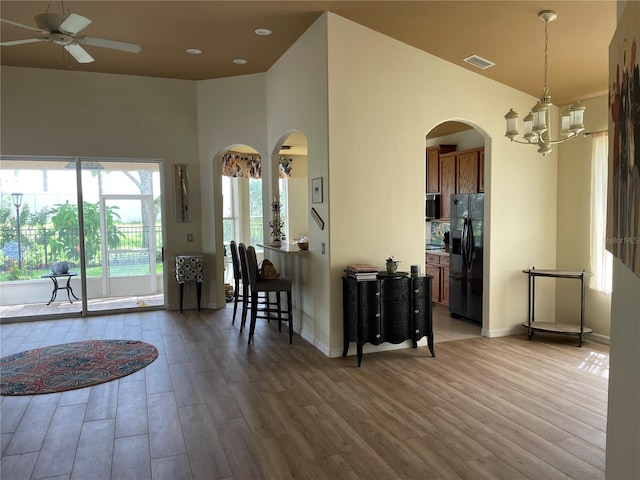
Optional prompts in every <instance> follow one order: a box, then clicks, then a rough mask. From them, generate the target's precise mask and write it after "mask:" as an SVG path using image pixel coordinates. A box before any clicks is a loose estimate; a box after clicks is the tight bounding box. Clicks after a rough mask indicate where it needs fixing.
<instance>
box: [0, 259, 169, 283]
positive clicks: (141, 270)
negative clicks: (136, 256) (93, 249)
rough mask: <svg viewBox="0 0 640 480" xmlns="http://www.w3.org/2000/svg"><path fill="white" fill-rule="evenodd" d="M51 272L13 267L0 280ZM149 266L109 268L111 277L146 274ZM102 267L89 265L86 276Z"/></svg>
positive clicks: (96, 274) (158, 268) (159, 271)
mask: <svg viewBox="0 0 640 480" xmlns="http://www.w3.org/2000/svg"><path fill="white" fill-rule="evenodd" d="M72 270H74V271H76V270H78V271H79V270H80V268H79V267H78V268H72ZM46 273H51V270H50V269H48V268H44V269H38V270H28V269H25V268H23V269H22V270H19V269H18V268H13V269H12V270H11V271H10V272H1V273H0V282H12V281H15V280H35V279H39V278H42V275H44V274H46ZM148 274H149V267H148V266H147V265H146V264H145V265H127V266H121V267H120V266H119V267H112V268H111V276H112V277H126V276H129V275H148ZM156 274H162V263H156ZM101 276H102V267H89V268H87V277H101Z"/></svg>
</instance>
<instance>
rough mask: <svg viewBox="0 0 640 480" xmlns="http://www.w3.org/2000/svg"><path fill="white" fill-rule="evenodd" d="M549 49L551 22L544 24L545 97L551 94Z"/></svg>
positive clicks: (546, 21)
mask: <svg viewBox="0 0 640 480" xmlns="http://www.w3.org/2000/svg"><path fill="white" fill-rule="evenodd" d="M548 49H549V21H548V20H545V22H544V89H543V90H542V91H543V92H544V94H545V95H547V94H548V93H549V87H548V86H547V51H548Z"/></svg>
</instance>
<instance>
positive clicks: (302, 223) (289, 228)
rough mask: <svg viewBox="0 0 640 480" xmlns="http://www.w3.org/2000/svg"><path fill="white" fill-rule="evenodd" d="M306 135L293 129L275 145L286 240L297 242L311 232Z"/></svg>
mask: <svg viewBox="0 0 640 480" xmlns="http://www.w3.org/2000/svg"><path fill="white" fill-rule="evenodd" d="M307 151H308V149H307V137H306V136H305V135H304V134H303V133H301V132H297V131H296V132H291V133H289V134H285V135H283V136H282V137H281V139H280V141H279V142H278V144H277V146H276V153H274V156H273V157H272V158H273V163H274V164H276V162H277V165H278V172H277V176H276V178H277V181H278V188H277V192H278V196H279V199H280V204H281V220H282V221H283V223H284V226H283V234H284V239H283V241H286V242H288V243H295V242H296V241H297V240H298V239H300V238H301V237H303V236H304V237H307V236H308V235H309V208H308V204H309V175H308V171H309V169H308V157H307Z"/></svg>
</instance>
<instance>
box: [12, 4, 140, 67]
mask: <svg viewBox="0 0 640 480" xmlns="http://www.w3.org/2000/svg"><path fill="white" fill-rule="evenodd" d="M62 9H63V12H64V4H63V7H62ZM0 21H1V22H4V23H8V24H10V25H14V26H16V27H20V28H24V29H27V30H32V31H35V32H39V33H42V34H44V35H45V36H44V37H37V38H26V39H23V40H11V41H8V42H2V43H0V46H3V47H9V46H15V45H24V44H27V43H35V42H51V43H54V44H56V45H60V46H62V47H63V48H64V49H65V50H66V51H67V52H69V55H71V56H72V57H73V58H74V59H75V60H76V61H77V62H78V63H91V62H93V61H94V59H93V57H92V56H91V55H89V53H88V52H87V51H86V50H85V49H84V48H82V46H81V45H80V44H83V45H90V46H92V47H100V48H109V49H112V50H119V51H122V52H129V53H139V52H140V51H141V50H142V49H141V47H140V45H137V44H135V43H127V42H119V41H116V40H108V39H105V38H95V37H85V36H80V35H78V34H79V33H80V32H81V31H82V30H84V29H85V28H86V27H87V26H89V25H90V24H91V20H89V19H88V18H86V17H83V16H82V15H78V14H76V13H68V14H65V13H49V12H48V9H47V11H46V12H45V13H41V14H39V15H36V16H35V18H34V21H35V23H36V25H37V26H38V28H35V27H31V26H29V25H23V24H21V23H17V22H14V21H12V20H7V19H4V18H0Z"/></svg>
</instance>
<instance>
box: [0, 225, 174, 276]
mask: <svg viewBox="0 0 640 480" xmlns="http://www.w3.org/2000/svg"><path fill="white" fill-rule="evenodd" d="M151 235H155V242H156V254H155V257H156V262H161V261H162V230H161V229H160V228H155V227H147V226H142V225H139V226H129V225H118V226H114V227H112V228H111V229H110V230H109V232H108V233H107V244H108V248H109V249H118V250H135V249H146V248H149V245H150V238H151ZM101 242H102V240H101V237H100V235H99V234H98V235H97V236H96V235H94V236H93V237H91V238H89V237H85V256H86V266H87V268H89V267H97V266H102V265H103V258H102V246H101ZM138 257H139V260H138V261H137V263H140V262H145V261H146V262H147V264H148V255H138ZM129 258H133V257H132V256H131V255H129ZM145 258H146V260H145ZM59 261H66V262H69V263H70V264H71V265H73V266H79V265H80V233H79V229H78V228H68V229H64V230H60V229H56V230H54V229H51V228H24V229H21V230H20V232H19V234H18V232H17V231H16V230H9V229H5V230H3V231H1V232H0V274H6V273H8V272H10V271H11V270H14V271H15V269H16V268H17V269H19V270H22V271H29V270H42V269H48V268H50V267H51V265H52V264H54V263H56V262H59Z"/></svg>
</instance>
